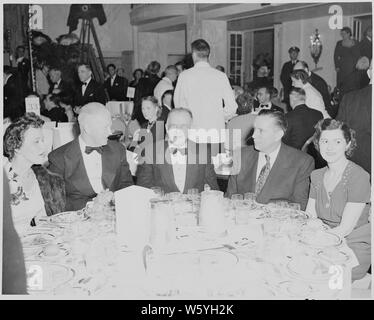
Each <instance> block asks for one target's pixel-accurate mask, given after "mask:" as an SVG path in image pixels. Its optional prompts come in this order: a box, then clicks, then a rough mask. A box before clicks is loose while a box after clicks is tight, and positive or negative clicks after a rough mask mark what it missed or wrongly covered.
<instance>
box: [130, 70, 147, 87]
mask: <svg viewBox="0 0 374 320" xmlns="http://www.w3.org/2000/svg"><path fill="white" fill-rule="evenodd" d="M143 75H144V72H143V70H142V69H136V70H135V71H134V72H133V73H132V76H133V77H134V79H133V80H132V81H131V82H130V84H129V86H130V87H134V88H135V89H136V88H137V86H138V83H139V80H140V79H141V78H143Z"/></svg>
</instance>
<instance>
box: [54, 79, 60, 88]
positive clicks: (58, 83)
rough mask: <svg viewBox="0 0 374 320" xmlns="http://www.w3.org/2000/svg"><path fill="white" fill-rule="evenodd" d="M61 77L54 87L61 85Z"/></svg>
mask: <svg viewBox="0 0 374 320" xmlns="http://www.w3.org/2000/svg"><path fill="white" fill-rule="evenodd" d="M60 82H61V79H59V80H58V81H57V82H56V83H55V85H54V86H53V88H54V89H58V86H59V85H60Z"/></svg>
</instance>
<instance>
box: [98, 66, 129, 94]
mask: <svg viewBox="0 0 374 320" xmlns="http://www.w3.org/2000/svg"><path fill="white" fill-rule="evenodd" d="M107 71H108V73H109V76H110V77H109V78H108V79H106V80H105V83H104V88H105V89H106V91H107V92H108V96H109V100H111V101H125V100H126V93H127V87H128V83H129V82H128V80H127V79H126V78H124V77H120V76H119V75H117V72H116V66H115V65H114V64H112V63H111V64H109V65H108V67H107Z"/></svg>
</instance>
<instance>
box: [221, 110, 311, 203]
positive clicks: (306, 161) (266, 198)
mask: <svg viewBox="0 0 374 320" xmlns="http://www.w3.org/2000/svg"><path fill="white" fill-rule="evenodd" d="M286 130H287V122H286V119H285V116H284V114H283V113H281V112H278V111H271V110H262V111H261V112H260V113H259V114H258V116H257V117H256V119H255V123H254V133H253V139H254V146H249V147H244V148H243V149H242V151H241V157H240V158H239V159H238V158H236V159H234V168H235V170H238V167H239V166H240V171H239V174H237V175H232V176H230V178H229V182H228V187H227V195H228V196H229V197H231V195H233V194H235V193H241V194H244V193H246V192H253V193H255V194H256V201H257V202H259V203H264V204H266V203H269V202H270V201H273V200H288V201H290V202H296V203H299V204H300V206H301V209H302V210H305V208H306V205H307V202H308V197H309V176H310V173H311V172H312V171H313V169H314V160H313V158H312V157H311V156H310V155H308V154H306V153H304V152H302V151H300V150H297V149H295V148H292V147H289V146H287V145H285V144H283V143H282V141H281V140H282V137H283V135H284V133H285V132H286ZM238 161H240V162H238Z"/></svg>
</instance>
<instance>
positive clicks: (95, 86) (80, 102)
mask: <svg viewBox="0 0 374 320" xmlns="http://www.w3.org/2000/svg"><path fill="white" fill-rule="evenodd" d="M78 77H79V80H80V81H81V82H82V84H81V86H80V88H78V89H77V91H76V94H75V99H74V103H75V106H76V107H82V106H84V105H86V104H88V103H90V102H98V103H101V104H103V105H105V104H106V96H105V91H104V88H103V86H102V85H101V84H100V83H98V82H96V81H95V80H94V79H92V70H91V67H90V66H89V65H88V64H80V65H79V66H78Z"/></svg>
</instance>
